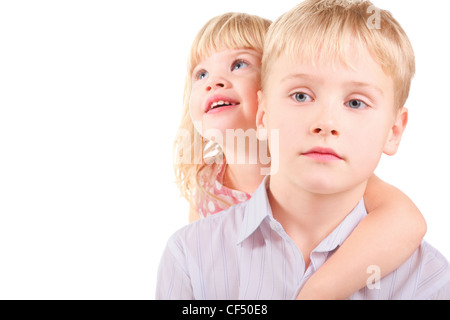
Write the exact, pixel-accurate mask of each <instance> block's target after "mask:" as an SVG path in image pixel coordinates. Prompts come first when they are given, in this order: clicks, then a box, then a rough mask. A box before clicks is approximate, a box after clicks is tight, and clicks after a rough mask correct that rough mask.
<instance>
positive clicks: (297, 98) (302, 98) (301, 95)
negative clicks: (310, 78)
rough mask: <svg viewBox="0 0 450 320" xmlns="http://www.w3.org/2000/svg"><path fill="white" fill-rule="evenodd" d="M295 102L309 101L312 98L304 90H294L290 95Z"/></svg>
mask: <svg viewBox="0 0 450 320" xmlns="http://www.w3.org/2000/svg"><path fill="white" fill-rule="evenodd" d="M291 97H292V98H293V99H294V100H295V101H297V102H310V101H312V100H313V99H312V98H311V97H310V96H309V95H308V94H306V93H304V92H296V93H294V94H293V95H292V96H291Z"/></svg>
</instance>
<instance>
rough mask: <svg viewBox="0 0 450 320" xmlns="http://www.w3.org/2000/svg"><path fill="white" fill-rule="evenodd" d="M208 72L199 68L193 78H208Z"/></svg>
mask: <svg viewBox="0 0 450 320" xmlns="http://www.w3.org/2000/svg"><path fill="white" fill-rule="evenodd" d="M208 76H209V73H208V71H206V70H200V71H199V72H197V74H196V75H195V79H197V80H203V79H206V78H208Z"/></svg>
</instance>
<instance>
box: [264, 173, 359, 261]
mask: <svg viewBox="0 0 450 320" xmlns="http://www.w3.org/2000/svg"><path fill="white" fill-rule="evenodd" d="M270 178H271V180H270V186H269V190H268V199H269V202H270V206H271V209H272V213H273V217H274V218H275V219H276V220H278V222H280V224H281V225H282V226H283V228H284V230H285V231H286V233H287V234H288V235H289V236H290V237H291V238H292V240H294V242H295V243H296V244H297V246H298V247H299V249H300V251H301V252H302V254H303V257H304V259H305V265H306V266H307V265H308V264H309V256H310V253H311V251H312V250H314V248H315V247H317V245H319V243H320V242H321V241H322V240H323V239H325V238H326V237H327V236H328V235H329V234H330V233H331V232H332V231H333V230H334V229H335V228H336V227H337V226H338V225H339V224H340V223H341V222H342V221H343V219H344V218H345V217H346V216H347V215H348V214H349V213H350V212H351V211H352V210H353V209H354V208H355V207H356V205H357V204H358V202H359V201H360V200H361V198H362V196H363V195H364V190H365V188H366V184H367V181H364V182H363V183H361V184H360V185H357V186H355V187H354V188H352V189H349V190H345V191H342V192H339V193H334V194H325V195H324V194H315V193H312V192H308V191H307V190H304V189H302V188H300V187H298V186H292V185H287V184H286V183H278V182H279V180H280V181H282V179H277V177H275V176H271V177H270Z"/></svg>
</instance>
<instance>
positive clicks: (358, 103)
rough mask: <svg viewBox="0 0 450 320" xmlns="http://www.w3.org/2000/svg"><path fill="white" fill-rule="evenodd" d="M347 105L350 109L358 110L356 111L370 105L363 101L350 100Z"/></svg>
mask: <svg viewBox="0 0 450 320" xmlns="http://www.w3.org/2000/svg"><path fill="white" fill-rule="evenodd" d="M345 105H346V106H347V107H349V108H352V109H356V110H360V109H365V108H367V107H368V105H367V104H366V103H365V102H363V101H361V100H356V99H353V100H350V101H349V102H347V103H346V104H345Z"/></svg>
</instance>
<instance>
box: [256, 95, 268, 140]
mask: <svg viewBox="0 0 450 320" xmlns="http://www.w3.org/2000/svg"><path fill="white" fill-rule="evenodd" d="M265 116H266V112H265V107H264V102H263V94H262V91H261V90H259V91H258V111H257V113H256V137H257V138H258V139H259V140H262V141H264V140H267V129H266V117H265Z"/></svg>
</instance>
